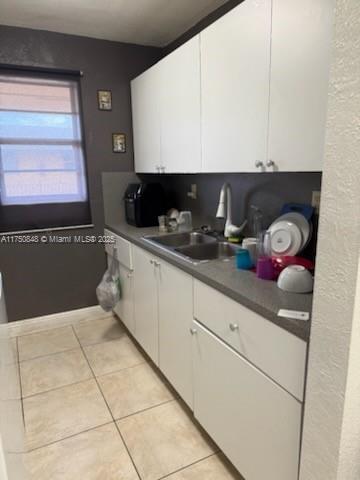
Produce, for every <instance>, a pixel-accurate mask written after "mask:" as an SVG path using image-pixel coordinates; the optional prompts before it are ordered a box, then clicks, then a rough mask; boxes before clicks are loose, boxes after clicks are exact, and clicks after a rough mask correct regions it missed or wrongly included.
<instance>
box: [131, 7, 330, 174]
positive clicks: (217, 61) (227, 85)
mask: <svg viewBox="0 0 360 480" xmlns="http://www.w3.org/2000/svg"><path fill="white" fill-rule="evenodd" d="M334 1H335V0H316V1H314V0H304V1H298V0H245V1H244V2H242V3H241V4H240V5H238V6H237V7H235V8H234V9H232V10H231V11H230V12H228V13H227V14H226V15H224V16H223V17H221V18H220V19H218V20H217V21H216V22H214V23H213V24H212V25H210V26H209V27H207V28H206V29H205V30H203V31H202V32H201V33H200V35H197V36H196V37H194V38H192V39H191V40H190V41H188V42H187V43H185V44H184V45H182V46H181V47H180V48H178V49H177V50H175V51H174V52H172V53H171V54H170V55H168V56H167V57H165V58H164V59H162V60H161V61H160V62H159V63H157V64H156V65H155V66H153V67H151V68H150V69H149V70H147V71H146V72H144V73H143V74H142V75H140V76H139V77H137V78H136V79H135V80H133V81H132V84H131V90H132V109H133V129H134V150H135V170H136V171H137V172H139V173H141V172H144V173H145V172H148V173H196V172H262V171H268V172H272V171H317V170H321V168H322V158H323V149H324V137H325V122H326V113H327V94H328V77H329V66H330V55H331V44H332V32H333V11H334Z"/></svg>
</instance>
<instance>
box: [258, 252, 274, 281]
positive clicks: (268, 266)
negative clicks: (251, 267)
mask: <svg viewBox="0 0 360 480" xmlns="http://www.w3.org/2000/svg"><path fill="white" fill-rule="evenodd" d="M256 276H257V277H258V278H262V279H263V280H274V277H275V272H274V266H273V263H272V260H271V257H259V258H258V261H257V264H256Z"/></svg>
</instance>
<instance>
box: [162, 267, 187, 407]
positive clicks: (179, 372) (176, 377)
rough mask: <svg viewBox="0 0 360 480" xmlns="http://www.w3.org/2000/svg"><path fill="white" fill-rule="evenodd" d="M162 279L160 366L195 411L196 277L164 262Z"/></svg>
mask: <svg viewBox="0 0 360 480" xmlns="http://www.w3.org/2000/svg"><path fill="white" fill-rule="evenodd" d="M158 276H159V366H160V369H161V371H162V372H163V373H164V375H165V376H166V377H167V378H168V380H169V381H170V383H171V384H172V385H173V386H174V388H175V389H176V390H177V391H178V392H179V394H180V396H181V397H182V398H183V399H184V400H185V402H186V403H187V404H188V405H189V406H190V408H192V404H193V389H192V360H191V334H190V328H191V323H192V310H193V291H192V277H191V276H190V275H187V274H186V273H184V272H182V271H181V270H178V269H177V268H175V267H173V266H172V265H169V264H168V263H165V262H161V265H160V267H159V268H158Z"/></svg>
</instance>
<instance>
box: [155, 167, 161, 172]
mask: <svg viewBox="0 0 360 480" xmlns="http://www.w3.org/2000/svg"><path fill="white" fill-rule="evenodd" d="M155 168H156V171H157V172H158V173H160V165H156V167H155Z"/></svg>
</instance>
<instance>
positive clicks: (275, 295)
mask: <svg viewBox="0 0 360 480" xmlns="http://www.w3.org/2000/svg"><path fill="white" fill-rule="evenodd" d="M106 228H108V229H109V230H111V231H112V232H114V233H116V234H118V235H120V236H121V237H123V238H125V239H126V240H129V241H130V242H132V243H134V244H135V245H138V246H139V247H141V248H143V249H145V250H148V251H149V252H151V253H153V254H154V255H156V256H158V257H159V258H162V259H164V260H166V261H168V262H169V263H171V264H172V265H174V266H176V267H178V268H180V269H181V270H184V271H185V272H187V273H189V274H190V275H192V276H193V277H194V278H197V279H198V280H201V281H202V282H204V283H206V284H207V285H209V286H211V287H213V288H215V289H216V290H218V291H220V292H222V293H223V294H225V295H226V296H228V297H230V298H232V299H233V300H235V301H236V302H238V303H241V304H242V305H244V306H245V307H247V308H249V309H250V310H253V311H254V312H256V313H258V314H259V315H262V316H263V317H265V318H266V319H268V320H270V321H271V322H273V323H275V324H276V325H278V326H279V327H281V328H283V329H285V330H287V331H288V332H290V333H292V334H293V335H296V336H297V337H299V338H301V339H302V340H305V341H306V342H307V341H308V340H309V335H310V324H311V321H310V320H309V321H302V320H294V319H291V318H283V317H278V311H279V310H280V309H281V308H284V309H287V310H300V311H303V312H309V313H310V316H311V311H312V300H313V295H312V294H295V293H287V292H284V291H282V290H280V289H279V288H278V287H277V285H276V282H269V281H266V280H261V279H259V278H257V277H256V275H255V274H254V273H253V272H250V271H245V270H238V269H237V268H236V267H235V261H234V259H231V260H229V261H224V260H211V261H209V262H206V263H199V264H197V265H194V264H192V263H190V262H188V261H186V260H182V259H181V258H179V257H178V256H175V255H174V254H172V253H171V252H167V251H166V250H164V249H162V248H159V247H157V246H156V245H153V244H151V243H149V242H147V241H146V240H144V239H143V237H144V235H159V229H158V227H150V228H136V227H132V226H130V225H128V224H126V223H125V222H119V223H112V224H108V225H106Z"/></svg>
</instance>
